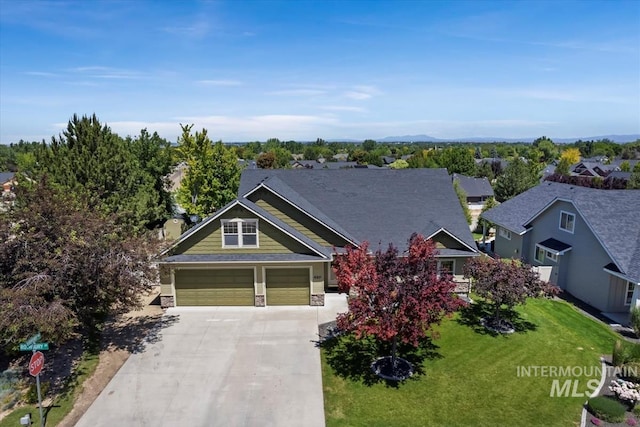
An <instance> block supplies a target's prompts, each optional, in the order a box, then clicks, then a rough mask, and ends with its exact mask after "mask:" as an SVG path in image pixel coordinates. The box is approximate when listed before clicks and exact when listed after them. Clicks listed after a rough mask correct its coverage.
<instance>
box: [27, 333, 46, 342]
mask: <svg viewBox="0 0 640 427" xmlns="http://www.w3.org/2000/svg"><path fill="white" fill-rule="evenodd" d="M41 337H42V335H40V332H38V333H36V334H35V335H33V336H32V337H31V338H29V339H28V340H27V341H26V342H25V344H35V343H37V342H38V340H39V339H40V338H41Z"/></svg>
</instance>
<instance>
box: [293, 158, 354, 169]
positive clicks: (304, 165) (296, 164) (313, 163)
mask: <svg viewBox="0 0 640 427" xmlns="http://www.w3.org/2000/svg"><path fill="white" fill-rule="evenodd" d="M321 160H322V161H318V160H292V161H290V162H289V164H290V165H291V168H292V169H346V168H355V167H357V166H358V163H357V162H341V161H339V162H327V161H324V159H321Z"/></svg>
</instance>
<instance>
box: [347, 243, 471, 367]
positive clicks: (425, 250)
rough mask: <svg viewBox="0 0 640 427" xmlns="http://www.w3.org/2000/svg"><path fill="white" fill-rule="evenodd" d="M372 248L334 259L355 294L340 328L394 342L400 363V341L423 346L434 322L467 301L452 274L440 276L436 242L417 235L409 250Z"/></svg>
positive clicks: (348, 290) (349, 300)
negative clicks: (421, 341) (372, 251)
mask: <svg viewBox="0 0 640 427" xmlns="http://www.w3.org/2000/svg"><path fill="white" fill-rule="evenodd" d="M368 249H369V246H368V244H367V243H366V242H365V243H363V244H362V245H361V246H360V247H358V248H353V247H348V248H347V249H346V253H344V254H342V255H339V256H338V257H337V258H336V260H335V261H334V271H335V274H336V278H337V281H338V289H339V291H340V292H343V293H348V294H349V299H348V307H349V311H347V312H346V313H342V314H340V315H339V316H338V318H337V326H338V328H339V329H341V330H343V331H349V332H354V333H355V336H356V338H358V339H359V338H362V337H363V336H369V335H370V336H375V337H376V338H378V339H380V340H383V341H392V345H393V346H392V349H393V350H392V352H393V354H392V358H393V360H394V365H395V358H396V354H395V353H396V345H397V342H398V340H400V341H401V342H404V343H407V344H410V345H413V346H415V347H417V346H418V345H419V341H420V339H421V338H424V337H425V336H426V335H427V334H429V333H430V331H431V326H432V325H434V324H438V323H439V322H440V321H441V320H442V318H443V317H444V316H446V315H448V314H451V313H453V312H454V311H455V310H457V309H458V308H459V307H461V306H462V305H464V304H465V303H464V302H463V301H462V300H461V299H459V298H458V297H457V296H456V295H454V292H453V291H454V288H455V283H454V282H453V280H452V277H451V275H449V274H444V275H438V271H437V259H436V258H435V255H436V249H435V244H434V243H433V242H432V241H430V240H427V239H425V238H424V237H423V236H421V235H417V234H414V235H412V236H411V238H410V239H409V248H408V251H407V252H406V253H404V254H400V253H399V251H398V249H397V248H396V247H394V246H393V245H389V248H388V249H387V250H386V251H384V252H383V251H382V250H378V251H376V253H375V254H371V253H369V250H368Z"/></svg>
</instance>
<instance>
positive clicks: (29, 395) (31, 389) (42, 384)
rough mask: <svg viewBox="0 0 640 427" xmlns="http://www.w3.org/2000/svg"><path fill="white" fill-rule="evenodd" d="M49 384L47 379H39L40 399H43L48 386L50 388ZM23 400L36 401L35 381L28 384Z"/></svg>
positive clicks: (36, 389) (36, 388)
mask: <svg viewBox="0 0 640 427" xmlns="http://www.w3.org/2000/svg"><path fill="white" fill-rule="evenodd" d="M50 386H51V384H50V383H49V381H41V382H40V395H41V397H42V399H43V400H44V398H45V396H46V395H47V393H48V392H49V388H50ZM24 398H25V400H26V401H27V403H32V404H33V403H38V387H37V386H36V383H35V382H33V383H32V384H31V385H30V386H29V389H28V390H27V394H26V395H25V397H24Z"/></svg>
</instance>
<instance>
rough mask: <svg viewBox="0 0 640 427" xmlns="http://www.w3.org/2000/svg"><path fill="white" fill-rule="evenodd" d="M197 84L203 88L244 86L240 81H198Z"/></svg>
mask: <svg viewBox="0 0 640 427" xmlns="http://www.w3.org/2000/svg"><path fill="white" fill-rule="evenodd" d="M196 83H198V84H200V85H203V86H242V82H241V81H239V80H224V79H223V80H198V81H197V82H196Z"/></svg>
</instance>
